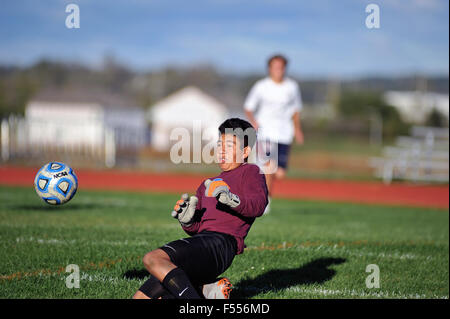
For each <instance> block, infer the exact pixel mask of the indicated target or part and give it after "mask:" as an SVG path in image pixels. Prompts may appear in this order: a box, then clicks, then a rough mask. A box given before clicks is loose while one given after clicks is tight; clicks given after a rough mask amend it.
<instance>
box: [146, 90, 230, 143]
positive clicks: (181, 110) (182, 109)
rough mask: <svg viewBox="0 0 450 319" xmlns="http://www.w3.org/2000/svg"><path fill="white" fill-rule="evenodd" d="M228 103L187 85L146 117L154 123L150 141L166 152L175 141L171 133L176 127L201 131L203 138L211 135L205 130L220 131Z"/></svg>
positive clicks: (158, 103) (153, 106)
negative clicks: (225, 103)
mask: <svg viewBox="0 0 450 319" xmlns="http://www.w3.org/2000/svg"><path fill="white" fill-rule="evenodd" d="M227 116H228V111H227V108H226V107H225V105H223V104H221V103H220V102H218V101H217V100H216V99H214V98H213V97H211V96H209V95H207V94H205V93H204V92H202V91H201V90H200V89H198V88H196V87H192V86H189V87H185V88H183V89H181V90H179V91H177V92H175V93H173V94H171V95H169V96H167V97H166V98H164V99H163V100H161V101H159V102H157V103H156V104H154V105H152V106H151V107H150V108H149V110H148V113H147V119H148V120H149V122H150V123H151V124H152V131H151V144H152V146H153V148H155V149H156V150H158V151H167V150H168V149H169V148H170V145H171V144H172V143H173V141H171V140H170V134H171V133H172V132H174V129H176V128H184V129H187V130H189V132H191V133H192V132H193V130H195V129H196V128H198V129H200V130H201V132H202V134H203V135H202V137H203V139H209V138H210V137H211V136H209V135H207V134H205V133H206V132H209V133H210V132H214V133H215V132H217V128H218V127H219V125H220V124H221V123H222V122H223V121H224V120H225V119H226V118H227Z"/></svg>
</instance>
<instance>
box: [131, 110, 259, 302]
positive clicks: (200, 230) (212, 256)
mask: <svg viewBox="0 0 450 319" xmlns="http://www.w3.org/2000/svg"><path fill="white" fill-rule="evenodd" d="M219 134H220V135H219V140H218V142H217V160H218V163H219V167H220V169H221V170H222V172H221V173H220V174H219V175H218V176H217V177H214V178H211V179H207V180H205V181H204V182H203V183H202V184H201V185H200V186H199V188H198V189H197V193H196V195H195V196H190V197H189V196H188V195H187V194H183V195H182V198H181V199H180V200H179V201H178V202H177V203H176V205H175V207H174V211H173V212H172V216H173V217H175V218H177V219H178V221H179V222H180V224H181V227H182V228H183V230H184V231H185V232H186V233H187V234H188V235H190V236H191V237H187V238H184V239H179V240H175V241H172V242H170V243H168V244H166V245H164V246H162V247H160V248H158V249H155V250H152V251H150V252H149V253H147V254H146V255H145V256H144V258H143V262H144V265H145V268H146V269H147V270H148V271H149V273H150V274H151V276H150V278H149V279H148V280H147V281H146V282H145V283H144V284H143V285H142V287H141V288H139V290H138V291H137V292H136V293H135V295H134V296H133V298H136V299H137V298H152V299H153V298H162V299H165V298H177V299H198V298H222V299H227V298H229V294H230V291H231V283H230V282H229V280H228V279H226V278H222V279H220V280H218V278H217V277H218V276H219V275H220V274H222V273H223V272H224V271H225V270H226V269H228V267H230V265H231V263H232V261H233V259H234V257H235V255H239V254H242V253H243V251H244V247H245V245H244V239H245V237H246V236H247V234H248V232H249V230H250V227H251V226H252V224H253V222H254V220H255V218H256V217H259V216H261V215H262V214H263V213H264V209H265V207H266V205H267V193H268V192H267V186H266V181H265V177H264V174H262V172H260V170H259V167H258V166H256V165H254V164H250V163H247V158H248V156H249V154H250V152H251V148H252V147H253V145H254V143H255V141H256V132H255V130H254V128H253V127H252V126H251V124H250V123H248V122H247V121H245V120H242V119H239V118H232V119H228V120H226V121H225V122H223V123H222V124H221V125H220V127H219Z"/></svg>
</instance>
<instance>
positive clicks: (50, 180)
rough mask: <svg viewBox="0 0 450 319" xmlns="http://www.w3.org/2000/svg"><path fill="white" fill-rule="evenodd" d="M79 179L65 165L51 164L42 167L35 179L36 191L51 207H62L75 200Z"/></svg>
mask: <svg viewBox="0 0 450 319" xmlns="http://www.w3.org/2000/svg"><path fill="white" fill-rule="evenodd" d="M77 188H78V179H77V176H76V175H75V173H74V172H73V169H72V168H71V167H70V166H69V165H67V164H64V163H60V162H50V163H47V164H45V165H44V166H42V167H41V169H40V170H39V171H38V172H37V174H36V177H35V178H34V189H35V190H36V193H37V194H38V196H39V197H40V198H42V199H43V200H44V202H46V203H47V204H50V205H62V204H64V203H67V202H68V201H69V200H71V199H72V198H73V196H74V195H75V193H76V192H77Z"/></svg>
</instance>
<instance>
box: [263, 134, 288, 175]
mask: <svg viewBox="0 0 450 319" xmlns="http://www.w3.org/2000/svg"><path fill="white" fill-rule="evenodd" d="M256 147H257V148H256V149H257V156H258V157H259V160H260V161H263V160H269V159H271V160H274V161H276V164H277V167H282V168H284V169H287V166H288V160H289V152H290V150H291V144H283V143H275V142H272V141H270V140H258V141H257V145H256Z"/></svg>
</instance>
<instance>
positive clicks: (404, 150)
mask: <svg viewBox="0 0 450 319" xmlns="http://www.w3.org/2000/svg"><path fill="white" fill-rule="evenodd" d="M370 166H371V167H373V168H375V176H376V177H379V178H382V179H383V181H384V182H385V183H391V182H392V180H393V179H400V180H411V181H424V182H448V181H449V129H448V128H447V129H442V128H433V127H421V126H416V127H413V128H412V129H411V135H410V136H399V137H397V139H396V142H395V146H387V147H385V148H384V149H383V157H375V158H371V160H370Z"/></svg>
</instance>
